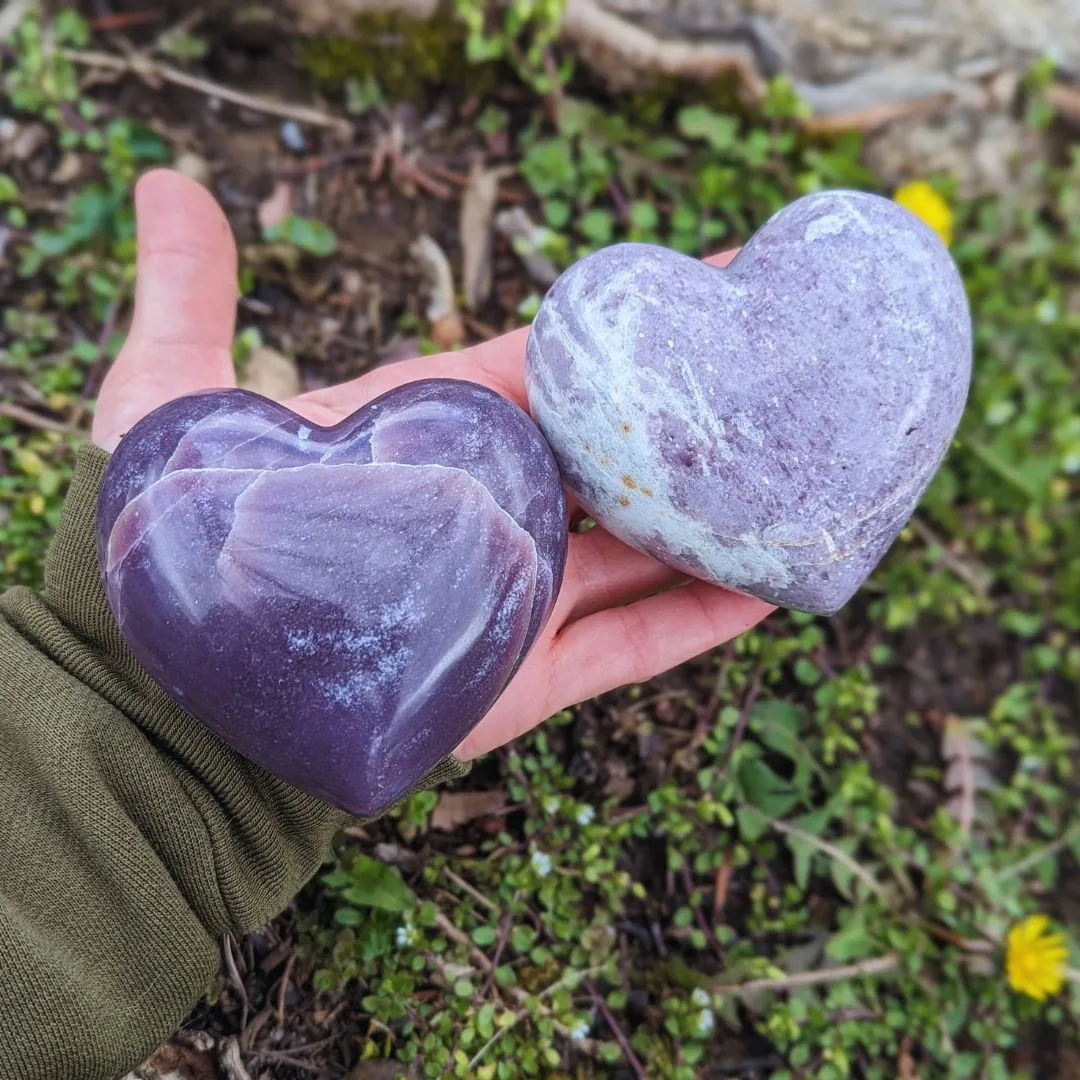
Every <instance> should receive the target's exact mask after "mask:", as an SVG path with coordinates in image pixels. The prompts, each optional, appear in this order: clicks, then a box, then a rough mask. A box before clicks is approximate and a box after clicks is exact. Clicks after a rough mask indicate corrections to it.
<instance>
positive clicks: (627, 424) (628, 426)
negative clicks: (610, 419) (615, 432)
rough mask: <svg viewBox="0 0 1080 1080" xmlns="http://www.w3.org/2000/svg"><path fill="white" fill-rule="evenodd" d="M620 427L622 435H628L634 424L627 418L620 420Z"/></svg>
mask: <svg viewBox="0 0 1080 1080" xmlns="http://www.w3.org/2000/svg"><path fill="white" fill-rule="evenodd" d="M622 429H623V434H624V435H629V434H630V432H631V431H633V430H634V425H633V424H631V423H630V421H629V420H624V421H623V422H622Z"/></svg>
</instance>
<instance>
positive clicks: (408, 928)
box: [394, 923, 416, 948]
mask: <svg viewBox="0 0 1080 1080" xmlns="http://www.w3.org/2000/svg"><path fill="white" fill-rule="evenodd" d="M394 938H395V940H396V941H397V943H398V945H400V946H401V947H402V948H404V947H406V946H408V945H412V944H413V943H414V942H415V941H416V931H415V929H414V927H413V926H412V924H411V923H405V925H404V926H399V927H398V928H397V933H396V934H395V935H394Z"/></svg>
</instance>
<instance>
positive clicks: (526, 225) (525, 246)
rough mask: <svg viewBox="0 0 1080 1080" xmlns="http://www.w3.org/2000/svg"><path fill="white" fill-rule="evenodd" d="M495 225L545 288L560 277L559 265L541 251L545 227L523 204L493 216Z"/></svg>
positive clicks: (530, 273) (530, 275)
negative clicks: (530, 215)
mask: <svg viewBox="0 0 1080 1080" xmlns="http://www.w3.org/2000/svg"><path fill="white" fill-rule="evenodd" d="M495 228H496V229H498V230H499V232H500V233H502V235H503V236H505V237H506V239H507V240H509V241H510V246H511V247H512V248H513V249H514V254H516V255H517V257H518V258H519V259H521V261H522V262H523V263H524V264H525V269H526V270H527V271H528V274H529V277H531V278H532V279H533V281H535V282H536V284H537V285H541V286H543V287H544V288H545V289H546V288H547V287H548V286H549V285H551V284H553V283H554V281H555V279H556V278H557V277H558V276H559V270H558V267H557V266H556V265H555V264H554V263H553V262H552V261H551V260H550V259H549V258H548V257H547V256H546V255H545V254H543V251H542V245H543V240H544V236H545V233H546V230H545V229H544V228H543V227H542V226H540V225H537V224H536V222H535V221H533V219H532V218H531V217H529V215H528V213H527V212H526V211H525V209H524V207H521V206H512V207H510V209H508V210H503V211H502V212H501V213H500V214H498V215H497V216H496V218H495Z"/></svg>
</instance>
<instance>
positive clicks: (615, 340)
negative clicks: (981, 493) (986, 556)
mask: <svg viewBox="0 0 1080 1080" xmlns="http://www.w3.org/2000/svg"><path fill="white" fill-rule="evenodd" d="M971 357H972V333H971V318H970V314H969V310H968V304H967V298H966V295H965V292H964V287H963V283H962V280H961V278H960V275H959V272H958V271H957V268H956V266H955V264H954V263H953V261H952V258H951V256H950V255H949V252H948V250H947V248H946V247H945V246H944V245H943V244H942V242H941V241H940V240H939V239H938V237H937V236H936V235H935V234H934V233H933V232H932V231H931V230H930V229H929V228H927V227H926V226H925V225H923V223H922V222H920V221H919V220H918V219H917V218H915V217H914V216H913V215H911V214H910V213H908V212H907V211H906V210H904V209H902V208H900V207H899V206H897V205H896V204H895V203H894V202H892V201H890V200H888V199H884V198H882V197H879V196H875V195H869V194H863V193H859V192H851V191H832V192H824V193H821V194H815V195H810V196H806V197H804V198H802V199H799V200H797V201H796V202H794V203H792V204H791V205H790V206H788V207H787V208H785V209H784V210H782V211H780V212H779V213H778V214H776V215H775V216H774V217H773V218H771V219H770V220H769V221H768V222H767V223H766V224H765V225H764V226H763V227H762V228H761V229H760V230H759V231H758V232H757V233H756V234H755V235H754V236H753V237H752V238H751V240H750V241H749V242H748V243H747V244H746V246H745V247H744V248H743V249H742V251H741V252H740V253H739V254H738V255H737V256H736V258H735V260H734V261H733V262H732V264H731V265H730V266H729V267H727V268H725V269H719V268H717V267H713V266H709V265H708V264H706V263H702V262H700V261H698V260H697V259H693V258H690V257H688V256H685V255H681V254H678V253H676V252H673V251H669V250H666V249H664V248H660V247H653V246H650V245H642V244H616V245H612V246H610V247H607V248H603V249H601V250H599V251H597V252H595V253H593V254H591V255H589V256H587V257H586V258H584V259H582V260H581V261H579V262H577V263H576V264H574V265H573V266H571V267H570V268H569V269H568V270H567V271H565V272H564V273H563V274H562V276H561V277H560V278H559V279H558V280H557V281H556V282H555V284H554V285H553V286H552V288H551V289H550V291H549V293H548V295H547V296H546V298H545V299H544V302H543V304H542V305H541V307H540V310H539V312H538V314H537V316H536V319H535V321H534V323H533V328H532V331H531V334H530V337H529V342H528V346H527V360H526V385H527V390H528V397H529V406H530V410H531V411H532V414H533V416H534V418H535V419H536V421H537V423H539V425H540V427H541V429H542V430H543V432H544V434H545V436H546V437H547V439H548V441H549V443H550V444H551V446H552V448H553V450H554V451H555V455H556V458H557V459H558V461H559V465H560V467H561V468H562V470H563V473H564V478H565V480H566V482H567V484H568V486H569V487H570V489H571V490H572V492H573V493H574V495H575V496H576V497H577V498H578V499H579V500H580V501H581V503H582V504H583V505H584V506H585V507H586V508H587V509H588V510H589V512H590V513H591V514H592V516H593V517H594V518H595V519H596V520H597V521H598V522H599V523H600V524H602V525H604V526H605V527H606V528H607V529H609V530H610V531H611V532H613V533H614V534H615V535H616V536H618V537H619V538H621V539H622V540H623V541H625V542H626V543H628V544H630V545H631V546H633V547H635V548H637V549H639V550H641V551H644V552H646V553H648V554H650V555H653V556H655V557H656V558H659V559H661V560H663V561H664V562H666V563H668V564H670V565H671V566H673V567H675V568H677V569H680V570H682V571H684V572H686V573H687V574H690V575H692V576H694V577H698V578H701V579H704V580H706V581H712V582H714V583H716V584H719V585H724V586H727V587H728V588H731V589H734V590H736V591H739V592H743V593H747V594H750V595H754V596H758V597H760V598H762V599H765V600H768V601H770V602H772V603H775V604H779V605H781V606H784V607H789V608H795V609H801V610H804V611H808V612H812V613H815V614H832V613H834V612H835V611H837V610H838V609H839V608H840V607H842V606H843V605H844V604H845V603H846V602H847V601H848V600H849V599H850V598H851V597H852V595H853V594H854V593H855V592H856V591H857V589H858V588H859V586H860V585H861V584H862V583H863V581H864V580H865V579H866V578H867V576H868V575H869V574H870V573H871V572H872V571H873V569H874V568H875V567H876V565H877V564H878V562H879V561H880V560H881V558H882V557H883V556H884V554H885V553H886V551H887V550H888V548H889V547H890V545H891V544H892V542H893V541H894V540H895V538H896V536H897V534H898V533H899V531H900V529H901V528H902V527H903V525H904V523H905V522H906V521H907V519H908V518H909V516H910V515H911V513H912V511H913V510H914V508H915V507H916V505H917V503H918V502H919V500H920V499H921V497H922V495H923V493H924V492H925V490H926V488H927V487H928V485H929V483H930V481H931V480H932V479H933V477H934V474H935V472H936V471H937V469H938V467H939V466H940V464H941V462H942V459H943V458H944V456H945V453H946V451H947V450H948V448H949V445H950V443H951V441H952V439H953V436H954V434H955V432H956V429H957V426H958V424H959V421H960V417H961V413H962V411H963V408H964V403H965V400H966V397H967V392H968V387H969V383H970V378H971Z"/></svg>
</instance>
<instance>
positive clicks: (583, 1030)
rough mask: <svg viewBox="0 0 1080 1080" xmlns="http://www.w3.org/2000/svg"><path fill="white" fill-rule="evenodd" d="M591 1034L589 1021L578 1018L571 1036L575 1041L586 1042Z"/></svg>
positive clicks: (571, 1030)
mask: <svg viewBox="0 0 1080 1080" xmlns="http://www.w3.org/2000/svg"><path fill="white" fill-rule="evenodd" d="M588 1035H589V1022H588V1021H587V1020H578V1021H577V1022H576V1023H575V1024H574V1026H573V1027H572V1028H571V1029H570V1038H571V1039H573V1040H574V1042H584V1041H585V1039H586V1038H588Z"/></svg>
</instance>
